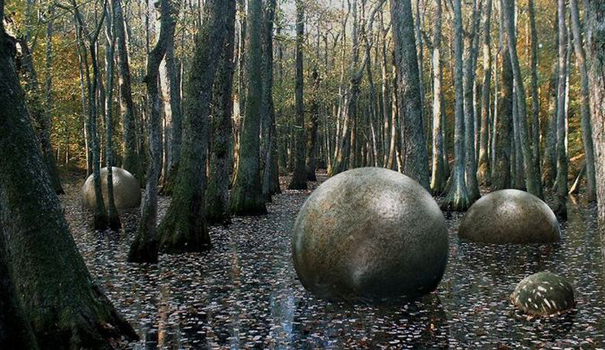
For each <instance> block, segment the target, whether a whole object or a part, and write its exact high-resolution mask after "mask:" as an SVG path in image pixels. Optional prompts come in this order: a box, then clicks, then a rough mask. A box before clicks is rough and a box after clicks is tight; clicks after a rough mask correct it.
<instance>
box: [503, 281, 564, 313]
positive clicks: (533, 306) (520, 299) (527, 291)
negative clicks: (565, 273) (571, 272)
mask: <svg viewBox="0 0 605 350" xmlns="http://www.w3.org/2000/svg"><path fill="white" fill-rule="evenodd" d="M510 298H511V301H512V302H513V304H514V305H515V306H516V307H517V308H519V309H520V310H521V311H522V312H524V313H526V314H530V315H541V316H545V315H553V314H558V313H561V312H564V311H567V310H569V309H572V308H573V307H574V305H575V299H574V292H573V287H572V285H571V283H569V282H568V281H567V280H566V279H565V278H563V277H561V276H559V275H556V274H554V273H551V272H538V273H535V274H533V275H531V276H527V277H525V278H524V279H523V280H522V281H521V282H519V284H517V287H516V288H515V291H514V292H513V294H511V296H510Z"/></svg>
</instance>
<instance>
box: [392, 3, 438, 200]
mask: <svg viewBox="0 0 605 350" xmlns="http://www.w3.org/2000/svg"><path fill="white" fill-rule="evenodd" d="M390 4H391V6H390V7H391V21H392V25H393V39H394V45H395V48H394V50H395V64H396V66H397V80H398V81H397V94H398V96H397V109H398V110H399V117H400V123H401V139H402V145H401V153H402V157H403V173H404V174H406V175H407V176H409V177H411V178H413V179H414V180H416V181H418V182H419V183H420V184H421V185H422V186H423V187H424V188H426V189H427V190H428V189H429V161H428V154H427V149H426V142H425V136H424V127H423V117H422V112H423V108H422V97H421V84H420V81H419V73H418V69H419V68H418V57H417V53H416V40H415V38H414V20H413V18H412V5H411V3H410V1H409V0H402V1H391V2H390Z"/></svg>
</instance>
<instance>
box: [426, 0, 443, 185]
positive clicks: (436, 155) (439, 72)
mask: <svg viewBox="0 0 605 350" xmlns="http://www.w3.org/2000/svg"><path fill="white" fill-rule="evenodd" d="M442 17H443V14H442V8H441V0H437V1H435V27H434V35H433V148H432V149H433V154H432V156H433V158H432V174H431V186H430V188H431V192H433V194H435V195H441V194H443V193H444V191H445V183H446V181H447V174H446V173H445V167H444V163H445V159H444V155H443V127H442V120H443V116H442V113H443V91H442V88H441V86H442V82H443V59H442V57H441V37H442V35H441V32H442V28H441V23H442Z"/></svg>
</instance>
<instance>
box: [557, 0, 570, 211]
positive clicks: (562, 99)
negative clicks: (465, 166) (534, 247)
mask: <svg viewBox="0 0 605 350" xmlns="http://www.w3.org/2000/svg"><path fill="white" fill-rule="evenodd" d="M558 23H559V60H558V62H559V69H558V71H559V84H558V87H557V180H556V186H557V203H556V207H555V214H557V217H559V219H562V220H565V219H567V204H566V202H567V193H568V191H567V172H568V164H567V147H566V142H565V140H566V139H567V130H566V129H567V128H566V125H565V124H566V119H567V113H566V110H567V109H566V108H565V103H566V93H565V90H566V86H567V58H566V56H567V35H568V33H567V24H566V23H565V0H558Z"/></svg>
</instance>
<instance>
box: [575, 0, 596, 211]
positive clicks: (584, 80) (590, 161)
mask: <svg viewBox="0 0 605 350" xmlns="http://www.w3.org/2000/svg"><path fill="white" fill-rule="evenodd" d="M569 4H570V11H571V32H572V33H573V43H574V50H575V53H576V65H577V66H578V67H579V69H580V88H581V89H580V90H581V91H580V92H581V109H582V141H583V142H584V154H585V156H586V198H587V199H588V200H589V201H591V202H592V201H596V200H597V192H596V177H595V155H594V144H593V142H592V125H591V121H590V89H589V82H588V68H587V67H586V52H585V51H584V46H583V43H582V28H581V24H580V15H579V11H578V1H577V0H570V3H569Z"/></svg>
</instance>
